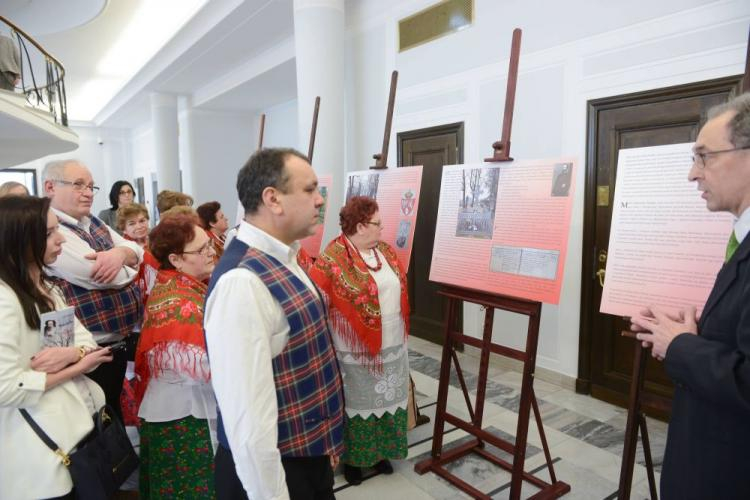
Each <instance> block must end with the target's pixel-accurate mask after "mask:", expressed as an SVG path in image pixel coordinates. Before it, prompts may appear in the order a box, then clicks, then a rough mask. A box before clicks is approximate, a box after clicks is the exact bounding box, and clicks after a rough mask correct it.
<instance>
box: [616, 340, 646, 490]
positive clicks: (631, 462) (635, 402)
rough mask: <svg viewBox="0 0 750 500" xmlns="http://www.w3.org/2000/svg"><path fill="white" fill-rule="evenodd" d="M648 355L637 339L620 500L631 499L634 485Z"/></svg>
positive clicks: (621, 470) (621, 474)
mask: <svg viewBox="0 0 750 500" xmlns="http://www.w3.org/2000/svg"><path fill="white" fill-rule="evenodd" d="M646 355H647V351H646V350H645V349H644V348H643V346H642V345H641V343H640V342H639V341H637V340H636V341H635V353H634V355H633V378H632V380H631V381H630V396H629V399H628V421H627V424H626V425H625V446H624V448H623V452H622V466H621V468H620V486H619V489H618V493H617V498H618V500H629V498H630V489H631V487H632V485H633V468H634V467H635V452H636V447H637V444H638V424H639V415H640V414H641V389H642V388H643V375H644V372H645V371H646Z"/></svg>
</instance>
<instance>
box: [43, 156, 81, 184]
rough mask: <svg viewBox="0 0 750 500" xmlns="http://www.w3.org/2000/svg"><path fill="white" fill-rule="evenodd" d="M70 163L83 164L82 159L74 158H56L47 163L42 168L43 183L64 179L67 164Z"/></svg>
mask: <svg viewBox="0 0 750 500" xmlns="http://www.w3.org/2000/svg"><path fill="white" fill-rule="evenodd" d="M70 163H78V164H80V165H82V163H81V162H80V161H78V160H74V159H67V160H55V161H51V162H49V163H47V164H46V165H45V166H44V170H42V183H44V182H47V181H53V180H59V179H62V177H63V176H64V175H65V166H66V165H68V164H70Z"/></svg>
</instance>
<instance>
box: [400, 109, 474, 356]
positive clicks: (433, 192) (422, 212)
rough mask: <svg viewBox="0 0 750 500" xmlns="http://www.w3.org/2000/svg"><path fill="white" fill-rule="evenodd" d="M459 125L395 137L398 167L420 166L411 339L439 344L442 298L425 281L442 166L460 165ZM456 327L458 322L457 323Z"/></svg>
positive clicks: (411, 267) (411, 266) (411, 271)
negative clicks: (421, 339)
mask: <svg viewBox="0 0 750 500" xmlns="http://www.w3.org/2000/svg"><path fill="white" fill-rule="evenodd" d="M463 139H464V128H463V123H453V124H450V125H442V126H439V127H431V128H427V129H420V130H412V131H409V132H401V133H400V134H398V166H399V167H404V166H410V165H422V167H423V171H422V189H421V192H420V197H419V213H418V214H417V226H416V227H415V229H414V246H413V248H412V252H411V261H410V264H409V276H408V283H409V303H410V304H411V335H416V336H417V337H420V338H423V339H426V340H429V341H431V342H435V343H436V344H442V343H443V313H444V309H445V307H444V304H443V298H442V297H440V296H438V295H437V293H436V292H437V290H438V289H439V286H438V285H436V284H435V283H431V282H430V281H429V276H430V264H431V262H432V245H433V242H434V240H435V227H436V224H437V211H438V200H439V199H440V180H441V177H442V174H443V165H455V164H458V163H462V162H463ZM459 324H461V322H460V321H459Z"/></svg>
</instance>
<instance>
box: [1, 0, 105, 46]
mask: <svg viewBox="0 0 750 500" xmlns="http://www.w3.org/2000/svg"><path fill="white" fill-rule="evenodd" d="M108 3H109V0H64V1H62V0H2V15H3V16H4V17H6V18H8V19H10V20H11V21H12V22H13V23H14V24H15V25H16V26H18V27H19V28H20V29H22V30H23V31H25V32H26V33H28V34H29V35H31V36H33V37H37V36H43V35H51V34H53V33H59V32H62V31H68V30H70V29H73V28H77V27H78V26H82V25H84V24H86V23H88V22H89V21H91V20H93V19H95V18H96V17H98V16H99V14H101V13H102V11H104V8H105V7H106V6H107V4H108Z"/></svg>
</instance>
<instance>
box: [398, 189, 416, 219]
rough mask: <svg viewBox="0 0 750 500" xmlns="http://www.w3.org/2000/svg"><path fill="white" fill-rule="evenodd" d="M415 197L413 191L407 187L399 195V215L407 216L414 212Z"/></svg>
mask: <svg viewBox="0 0 750 500" xmlns="http://www.w3.org/2000/svg"><path fill="white" fill-rule="evenodd" d="M416 201H417V198H416V197H415V196H414V191H412V190H411V189H407V190H406V191H404V194H403V195H401V215H403V216H404V217H408V216H410V215H411V214H412V212H414V204H415V202H416Z"/></svg>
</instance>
